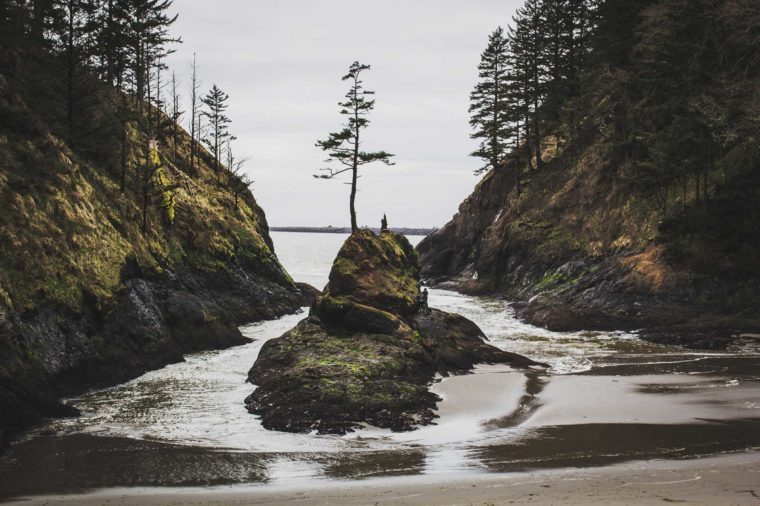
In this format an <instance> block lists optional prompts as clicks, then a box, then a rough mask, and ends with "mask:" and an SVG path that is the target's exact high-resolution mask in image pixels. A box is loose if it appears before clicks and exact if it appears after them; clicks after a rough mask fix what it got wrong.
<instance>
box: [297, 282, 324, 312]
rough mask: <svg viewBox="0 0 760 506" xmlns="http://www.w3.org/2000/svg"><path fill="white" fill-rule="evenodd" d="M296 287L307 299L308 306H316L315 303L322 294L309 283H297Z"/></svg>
mask: <svg viewBox="0 0 760 506" xmlns="http://www.w3.org/2000/svg"><path fill="white" fill-rule="evenodd" d="M296 287H297V288H298V289H299V290H300V291H301V295H303V296H304V298H305V299H306V305H308V306H311V305H312V304H314V301H315V300H316V299H317V295H319V294H320V293H322V292H320V291H319V290H318V289H316V288H314V287H313V286H311V285H310V284H308V283H300V282H296Z"/></svg>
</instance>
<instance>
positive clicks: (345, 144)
mask: <svg viewBox="0 0 760 506" xmlns="http://www.w3.org/2000/svg"><path fill="white" fill-rule="evenodd" d="M369 69H370V66H369V65H362V64H361V63H359V62H358V61H355V62H353V63H352V64H351V66H350V67H349V69H348V73H347V74H346V75H345V76H343V78H342V80H343V81H349V82H350V83H351V87H350V88H349V90H348V92H347V93H346V95H345V97H346V100H345V101H344V102H339V103H338V105H339V106H340V107H341V110H340V114H341V115H343V116H345V117H346V118H347V121H346V123H344V125H343V129H342V130H341V131H339V132H331V133H329V134H328V137H327V139H325V140H321V141H317V144H316V146H317V147H319V148H320V149H322V150H323V151H326V152H327V153H328V155H329V157H328V158H327V163H337V164H339V165H341V166H342V167H341V168H338V169H333V168H331V167H327V168H324V169H322V170H323V172H325V173H324V174H317V175H315V176H314V177H316V178H319V179H333V178H334V177H336V176H338V175H340V174H343V173H345V172H350V173H351V194H350V197H349V213H350V215H351V231H352V232H356V231H357V230H358V229H359V226H358V224H357V221H356V189H357V185H356V183H357V179H358V177H359V168H360V167H361V166H363V165H367V164H370V163H373V162H382V163H384V164H386V165H393V162H391V160H390V159H391V157H393V155H392V154H390V153H387V152H385V151H372V152H368V151H362V150H361V134H362V131H363V130H364V129H365V128H367V127H368V126H369V124H370V121H369V119H368V118H367V116H368V115H369V113H370V112H372V110H373V109H374V108H375V100H374V99H368V98H367V97H368V96H371V95H374V94H375V92H374V91H369V90H365V89H364V87H363V86H362V84H363V81H362V80H361V73H362V72H364V71H365V70H369Z"/></svg>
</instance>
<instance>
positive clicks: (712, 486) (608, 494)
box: [23, 451, 760, 506]
mask: <svg viewBox="0 0 760 506" xmlns="http://www.w3.org/2000/svg"><path fill="white" fill-rule="evenodd" d="M667 503H686V504H736V505H743V504H748V505H757V504H760V452H758V451H754V452H747V453H740V454H731V455H722V456H717V457H710V458H704V459H698V460H688V461H644V462H637V463H629V464H621V465H615V466H610V467H605V468H601V469H598V468H594V469H584V470H577V469H570V470H553V471H541V472H530V473H520V474H510V475H490V476H479V477H473V478H469V479H462V478H456V477H452V478H451V479H448V478H447V477H442V476H438V477H435V478H431V477H405V478H384V479H375V480H365V481H359V482H341V483H334V482H333V483H330V482H323V483H321V484H319V485H317V486H312V487H292V488H282V489H277V488H272V487H267V488H264V487H258V488H257V487H245V488H242V487H238V488H224V489H193V490H188V489H184V490H183V489H149V488H140V489H129V490H125V489H122V490H118V489H117V490H106V491H102V492H98V493H94V494H88V495H68V496H48V497H37V498H32V499H25V500H23V504H30V505H42V504H59V505H66V504H70V505H74V504H77V505H91V504H92V505H94V504H109V505H125V506H134V505H145V506H152V505H175V504H176V505H179V504H233V505H236V504H240V505H242V504H273V505H278V504H297V505H324V504H330V505H336V506H342V505H364V504H367V505H378V504H404V505H430V504H436V505H454V504H462V505H496V504H563V505H588V504H634V505H643V504H660V505H661V504H667Z"/></svg>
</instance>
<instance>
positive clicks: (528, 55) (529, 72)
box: [509, 0, 547, 167]
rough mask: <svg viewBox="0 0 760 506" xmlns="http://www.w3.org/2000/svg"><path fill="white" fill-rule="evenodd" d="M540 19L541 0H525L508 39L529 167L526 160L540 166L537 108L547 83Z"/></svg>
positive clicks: (539, 114) (539, 117) (541, 101)
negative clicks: (534, 161)
mask: <svg viewBox="0 0 760 506" xmlns="http://www.w3.org/2000/svg"><path fill="white" fill-rule="evenodd" d="M542 16H543V4H542V2H541V0H526V2H525V4H524V5H523V6H522V7H521V8H520V9H518V10H517V15H516V16H515V17H514V18H513V23H514V26H513V27H512V28H513V29H512V31H511V32H510V38H509V43H510V51H511V52H512V62H513V67H512V68H513V77H514V81H515V84H514V86H515V89H517V90H519V94H517V103H516V107H517V108H518V109H519V110H521V111H522V113H523V115H524V121H523V122H524V127H525V141H526V143H527V145H528V147H529V152H530V155H529V165H530V163H531V161H530V159H532V158H535V160H536V166H537V167H540V166H541V132H542V130H541V120H542V118H541V105H542V104H543V102H544V99H545V96H546V80H547V66H546V61H545V58H544V57H545V54H546V52H545V47H546V44H545V43H546V39H545V36H544V32H543V29H542Z"/></svg>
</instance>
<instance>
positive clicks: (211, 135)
mask: <svg viewBox="0 0 760 506" xmlns="http://www.w3.org/2000/svg"><path fill="white" fill-rule="evenodd" d="M229 98H230V97H229V95H227V94H226V93H224V92H223V91H222V90H221V89H219V88H218V87H217V86H216V84H215V85H213V86H212V87H211V90H209V92H208V94H207V95H206V96H205V97H203V99H202V100H201V101H202V102H203V103H204V104H205V105H206V107H207V109H206V110H205V111H203V113H202V114H203V116H204V117H205V118H207V119H208V123H209V132H208V137H206V138H204V140H203V141H204V142H205V144H206V146H208V148H209V149H210V150H211V154H212V155H213V156H214V173H215V174H216V178H217V181H218V180H219V172H220V170H219V169H220V163H219V160H220V158H221V155H222V148H223V147H224V144H225V142H226V141H227V140H228V139H229V138H230V132H229V125H230V118H228V117H227V115H226V111H227V107H228V104H227V100H229Z"/></svg>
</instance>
